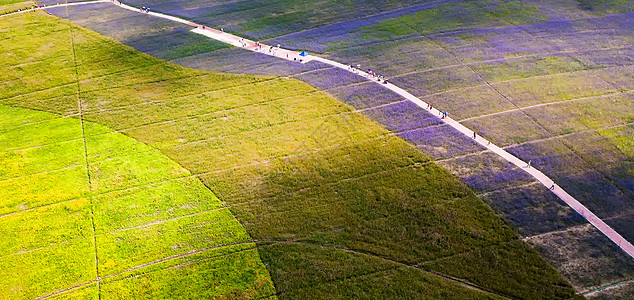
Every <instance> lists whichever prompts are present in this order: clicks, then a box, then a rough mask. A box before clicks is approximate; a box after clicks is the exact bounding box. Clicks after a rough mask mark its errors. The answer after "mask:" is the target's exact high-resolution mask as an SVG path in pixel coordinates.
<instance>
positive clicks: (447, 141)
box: [398, 124, 483, 159]
mask: <svg viewBox="0 0 634 300" xmlns="http://www.w3.org/2000/svg"><path fill="white" fill-rule="evenodd" d="M398 136H400V137H401V138H403V139H404V140H406V141H408V142H410V143H412V144H414V145H415V146H416V147H417V148H418V149H420V150H421V151H423V152H425V153H427V154H429V155H431V156H432V157H434V158H435V159H446V158H451V157H455V156H459V155H464V154H466V153H469V152H475V151H479V150H483V148H482V147H481V146H480V145H478V144H477V143H476V142H474V141H473V139H471V138H469V137H467V136H465V135H464V134H462V133H461V132H459V131H457V130H455V129H454V128H453V127H451V126H449V125H447V124H441V125H436V126H427V127H423V128H419V129H414V130H408V131H403V132H400V133H399V134H398Z"/></svg>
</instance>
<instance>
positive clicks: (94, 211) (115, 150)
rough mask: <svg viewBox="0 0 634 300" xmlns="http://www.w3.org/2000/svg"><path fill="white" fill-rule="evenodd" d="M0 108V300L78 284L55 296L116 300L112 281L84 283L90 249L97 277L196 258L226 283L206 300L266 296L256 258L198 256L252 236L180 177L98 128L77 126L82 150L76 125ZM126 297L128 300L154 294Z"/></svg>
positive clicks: (90, 276) (153, 154)
mask: <svg viewBox="0 0 634 300" xmlns="http://www.w3.org/2000/svg"><path fill="white" fill-rule="evenodd" d="M0 111H2V112H3V116H7V117H10V118H11V121H8V120H6V121H3V124H2V130H0V136H1V137H2V138H3V140H6V141H7V142H6V143H4V144H3V145H4V146H5V147H4V148H3V149H2V150H0V166H2V167H3V168H2V170H3V172H2V174H1V175H2V177H1V178H0V194H1V195H2V201H1V202H0V204H1V206H0V213H2V214H3V215H2V217H1V218H0V226H2V227H3V228H11V229H12V230H5V231H2V232H1V233H0V240H1V241H2V242H0V270H1V271H0V276H1V278H3V279H2V285H0V295H2V297H7V298H33V297H38V296H43V295H46V294H49V293H52V292H55V291H60V290H63V289H66V288H70V287H73V286H83V285H86V284H89V285H88V286H86V287H82V288H81V289H78V290H75V289H71V290H70V291H69V292H68V293H67V294H66V293H63V294H62V296H63V297H69V298H74V297H77V298H84V297H89V298H90V297H98V296H99V295H101V296H102V297H105V298H108V297H115V298H116V297H119V296H121V295H122V294H121V292H122V289H121V287H122V286H121V284H120V283H114V282H113V283H112V285H113V287H112V288H110V287H109V286H108V283H101V285H100V286H101V289H100V290H95V287H94V285H90V283H91V282H93V281H94V280H95V279H96V278H97V269H96V267H95V266H96V265H95V251H96V252H97V257H98V258H99V264H98V269H99V273H98V274H99V276H101V278H112V277H115V276H126V275H127V274H128V273H130V272H131V271H136V270H137V269H138V271H140V272H145V271H147V270H146V267H144V266H143V265H144V264H150V265H152V264H156V262H157V261H160V260H163V259H167V261H169V260H171V259H170V257H172V256H179V255H184V256H185V257H187V255H189V254H190V253H191V252H192V251H198V252H199V253H198V254H197V255H198V259H200V260H209V259H213V260H214V265H215V269H214V270H215V272H216V273H219V274H229V273H231V274H232V277H226V278H223V279H222V280H221V281H218V282H215V287H214V289H210V291H215V294H214V293H212V294H213V295H227V294H230V293H234V294H236V295H247V294H248V295H252V296H256V295H264V296H268V295H271V294H273V291H272V283H271V281H270V278H269V277H268V273H267V271H266V269H265V268H264V265H263V264H262V262H261V261H260V259H259V256H258V255H257V252H255V251H253V250H252V251H251V252H250V254H248V253H245V254H240V255H237V254H236V255H234V256H231V257H229V256H220V257H215V256H209V255H208V254H211V253H208V252H207V249H211V248H217V249H223V248H224V247H226V245H232V244H235V243H246V244H248V242H249V241H250V240H251V238H250V236H249V235H248V234H247V232H246V231H245V229H244V228H243V227H242V225H240V223H239V222H238V221H237V220H236V219H235V217H234V216H233V214H232V213H231V212H230V211H229V210H228V209H227V208H226V207H224V205H223V204H222V203H221V202H220V201H219V200H218V198H216V197H215V196H214V195H213V193H211V192H210V191H209V189H207V188H206V187H205V186H204V185H202V183H201V182H200V180H198V179H196V178H193V177H191V176H189V175H190V173H189V172H188V171H187V170H185V169H183V168H182V167H181V166H179V165H178V164H176V163H175V162H173V161H172V160H170V159H168V158H167V157H165V156H164V155H162V154H161V153H160V152H158V151H156V150H155V149H153V148H151V147H149V146H147V145H145V144H142V143H139V142H137V141H135V140H133V139H131V138H129V137H126V136H124V135H122V134H120V133H114V132H112V131H111V130H109V129H108V128H106V127H104V126H102V125H97V124H92V123H88V122H85V123H84V128H85V135H86V145H85V146H86V152H85V153H84V139H83V136H84V135H83V134H82V132H81V127H82V126H81V123H80V120H78V119H76V118H62V117H59V116H55V115H52V114H50V113H45V112H36V111H32V110H27V109H16V108H10V107H6V106H0ZM86 157H87V162H88V165H89V166H90V168H89V169H87V164H86ZM87 170H89V174H90V184H89V182H88V176H87ZM93 222H94V223H93ZM93 224H94V228H93ZM93 230H94V233H93ZM93 234H95V236H94V237H93ZM95 241H96V247H95ZM251 245H252V246H251V249H252V248H253V244H251ZM225 260H229V261H227V262H225ZM201 264H202V263H201ZM159 265H160V264H159ZM162 266H163V267H165V266H164V265H162ZM154 268H156V267H154ZM236 270H242V271H239V272H236ZM155 271H156V272H159V273H162V274H161V275H160V277H155V278H153V280H152V284H153V285H157V286H161V285H163V286H170V283H172V282H176V281H178V280H181V279H179V278H186V279H187V280H189V279H191V278H192V276H203V275H204V274H209V272H208V271H206V270H201V268H200V267H199V268H193V267H187V268H183V269H179V270H178V271H176V272H175V271H173V270H172V271H170V267H166V268H165V269H162V268H159V269H157V270H155ZM17 273H20V274H21V275H20V276H15V274H17ZM157 274H158V273H157ZM201 274H203V275H201ZM202 278H204V276H203V277H202ZM183 280H185V279H183ZM128 281H130V280H128ZM137 287H138V286H137ZM128 288H129V289H130V290H129V291H127V292H126V293H125V296H126V297H150V296H158V294H156V293H155V292H154V291H146V290H139V289H136V288H133V287H128ZM168 292H169V290H168V291H166V292H165V293H164V294H163V295H164V296H165V295H168ZM185 295H189V296H190V297H193V298H195V297H197V296H196V294H192V292H191V291H189V294H185ZM204 295H210V294H209V292H206V293H205V294H204ZM204 295H203V294H200V295H199V296H204Z"/></svg>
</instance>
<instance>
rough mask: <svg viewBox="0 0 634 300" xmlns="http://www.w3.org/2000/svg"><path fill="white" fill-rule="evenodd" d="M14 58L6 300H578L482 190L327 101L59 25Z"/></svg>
mask: <svg viewBox="0 0 634 300" xmlns="http://www.w3.org/2000/svg"><path fill="white" fill-rule="evenodd" d="M73 9H74V8H73ZM68 10H69V11H70V10H71V8H68ZM104 15H106V14H104ZM26 37H28V38H26ZM0 39H2V41H3V45H7V51H4V52H2V53H0V66H1V67H0V68H1V69H2V72H1V74H2V75H0V76H2V81H1V83H0V85H1V87H2V88H0V105H1V106H0V109H1V110H0V112H1V114H2V116H3V117H2V118H0V120H1V121H0V140H2V144H1V145H2V148H1V151H0V153H2V154H0V158H1V160H0V165H1V166H2V173H0V176H2V179H1V181H0V184H1V188H0V192H1V193H2V197H0V199H2V207H4V208H3V211H2V216H1V217H0V222H2V223H5V222H6V225H3V226H2V227H3V228H17V229H16V230H10V231H3V234H7V235H8V236H6V238H5V239H3V240H5V241H11V243H6V244H5V245H4V246H2V248H0V249H1V251H2V254H0V255H1V258H0V263H1V264H3V267H2V268H0V269H1V270H2V272H3V275H2V276H0V278H1V279H0V287H1V288H2V290H0V293H1V295H2V297H8V298H34V297H38V296H47V295H50V296H55V297H62V298H73V297H76V298H84V297H93V298H94V297H105V298H129V297H159V298H160V297H165V296H166V295H169V296H170V297H174V296H177V297H183V298H211V297H218V298H263V297H271V298H275V297H280V298H307V297H315V298H349V297H363V298H377V297H404V298H420V297H423V296H425V297H432V298H460V299H468V298H478V299H480V298H504V297H517V298H570V297H574V296H575V292H574V290H573V289H572V288H571V287H570V285H569V284H568V283H567V282H566V280H565V279H564V278H562V277H561V276H560V275H558V274H557V272H556V271H555V269H554V268H552V267H551V266H549V265H548V264H547V263H546V262H545V261H544V260H543V259H542V258H541V257H540V255H539V254H538V253H537V252H536V251H535V250H533V249H532V248H531V247H529V246H528V244H526V243H524V242H522V241H520V240H519V238H518V235H517V233H516V232H515V231H514V230H513V229H512V228H511V227H509V226H508V225H506V224H505V223H504V221H503V220H502V219H501V218H499V217H498V216H497V215H496V214H495V213H494V212H493V211H492V210H491V209H490V208H489V207H488V206H487V205H486V204H485V203H484V202H483V201H482V200H481V199H479V198H477V197H476V195H475V194H474V192H473V191H472V190H471V189H469V188H468V187H467V186H465V185H464V184H463V183H461V182H460V181H458V180H457V179H455V178H454V177H453V176H452V175H451V174H450V173H449V172H447V171H445V170H444V169H442V168H440V167H439V166H438V165H437V164H436V163H434V162H432V159H431V158H430V157H429V156H426V155H425V154H423V153H422V152H421V151H419V150H418V149H416V148H415V147H413V146H412V145H410V144H408V143H407V142H405V141H403V140H402V139H401V138H400V137H398V136H397V135H395V134H394V133H392V132H390V131H388V130H386V129H384V128H382V127H381V126H380V125H379V124H377V123H374V122H373V121H371V120H370V119H368V118H367V117H366V116H365V115H364V114H363V113H362V112H361V111H357V110H354V109H353V108H352V107H350V106H348V105H346V104H344V103H342V102H339V101H337V100H336V99H334V98H333V97H331V96H329V95H328V94H326V93H324V92H322V91H320V90H318V89H316V88H315V87H313V86H310V85H308V84H305V83H303V82H301V81H299V80H297V79H290V78H284V77H265V76H254V75H236V74H222V73H211V72H206V71H197V70H193V69H187V68H184V67H181V66H178V65H174V64H171V63H168V62H165V61H162V60H160V59H157V58H154V57H151V56H149V55H146V54H142V53H140V52H138V51H135V50H133V49H131V48H128V47H126V46H123V45H121V44H119V43H116V42H113V41H111V40H108V39H106V38H104V37H102V36H100V35H99V34H97V33H95V32H91V31H88V30H86V29H84V28H81V27H78V26H76V25H73V24H70V23H69V22H68V21H65V20H62V19H60V18H57V17H53V16H48V15H46V14H45V13H43V12H35V13H27V14H21V15H14V16H10V17H4V18H1V19H0ZM303 74H305V76H309V75H308V74H309V73H303ZM203 184H204V185H203ZM212 191H213V192H212ZM25 195H28V196H25ZM69 248H70V249H72V250H69ZM16 258H17V259H16ZM263 266H264V267H266V269H264V267H263ZM18 273H20V274H24V276H20V277H16V276H12V275H14V274H18Z"/></svg>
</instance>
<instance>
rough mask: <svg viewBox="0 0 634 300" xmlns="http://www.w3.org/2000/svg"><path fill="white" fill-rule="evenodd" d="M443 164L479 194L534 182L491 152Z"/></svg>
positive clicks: (527, 175) (521, 171) (530, 177)
mask: <svg viewBox="0 0 634 300" xmlns="http://www.w3.org/2000/svg"><path fill="white" fill-rule="evenodd" d="M441 164H444V165H448V166H449V168H450V169H452V170H456V171H454V174H455V175H457V176H458V177H459V178H460V179H461V180H462V181H463V182H464V183H465V184H467V185H468V186H469V187H470V188H472V189H474V190H476V191H479V192H488V191H495V190H499V189H503V188H506V187H508V186H513V185H520V184H524V183H528V182H531V181H533V180H534V179H533V177H532V176H530V175H529V174H528V173H526V172H525V171H524V170H522V169H520V168H518V167H516V166H514V165H513V164H511V163H509V162H507V161H505V160H504V159H502V158H501V157H499V156H498V155H497V154H493V153H491V152H485V153H480V154H475V155H468V156H463V157H459V158H455V159H452V160H450V161H447V162H442V163H441ZM463 170H464V171H463Z"/></svg>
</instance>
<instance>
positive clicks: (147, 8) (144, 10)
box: [139, 6, 150, 13]
mask: <svg viewBox="0 0 634 300" xmlns="http://www.w3.org/2000/svg"><path fill="white" fill-rule="evenodd" d="M139 9H140V10H141V12H144V13H149V12H150V8H149V7H145V6H143V7H141V8H139Z"/></svg>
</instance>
